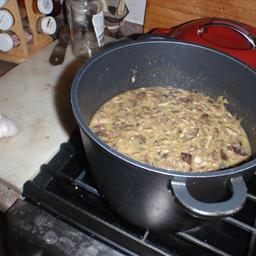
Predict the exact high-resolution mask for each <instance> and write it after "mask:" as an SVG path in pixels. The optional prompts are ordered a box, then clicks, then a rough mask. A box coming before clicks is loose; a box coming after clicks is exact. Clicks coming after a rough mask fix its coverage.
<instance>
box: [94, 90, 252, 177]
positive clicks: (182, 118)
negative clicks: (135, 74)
mask: <svg viewBox="0 0 256 256" xmlns="http://www.w3.org/2000/svg"><path fill="white" fill-rule="evenodd" d="M226 103H227V101H226V100H225V99H224V98H223V97H220V98H218V99H217V100H213V99H211V98H209V97H207V96H205V95H204V94H202V93H198V92H192V91H188V90H181V89H176V88H172V87H141V88H138V89H135V90H129V91H126V92H124V93H121V94H119V95H117V96H115V97H114V98H112V99H110V100H109V101H107V102H106V103H105V104H104V105H102V106H101V108H100V109H99V110H98V111H97V112H96V113H95V115H94V116H93V118H92V120H91V122H90V128H91V129H92V130H93V131H94V132H95V133H96V134H97V136H98V137H99V138H100V139H101V140H103V141H104V142H106V143H107V144H108V145H109V146H111V147H113V148H114V149H116V150H117V151H119V152H120V153H122V154H124V155H126V156H129V157H130V158H132V159H135V160H138V161H140V162H143V163H146V164H149V165H152V166H156V167H160V168H164V169H167V170H176V171H181V172H205V171H213V170H220V169H223V168H227V167H231V166H235V165H238V164H240V163H242V162H244V161H246V160H248V159H249V158H250V156H251V147H250V143H249V141H248V137H247V135H246V133H245V131H244V129H243V127H242V126H241V124H240V121H239V120H238V119H237V118H236V117H235V116H233V115H232V114H231V113H230V112H229V111H228V110H227V109H226V107H225V104H226Z"/></svg>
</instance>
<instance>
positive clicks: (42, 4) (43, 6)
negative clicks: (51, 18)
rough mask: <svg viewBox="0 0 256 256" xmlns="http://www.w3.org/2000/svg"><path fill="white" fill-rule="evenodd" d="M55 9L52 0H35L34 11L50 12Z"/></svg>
mask: <svg viewBox="0 0 256 256" xmlns="http://www.w3.org/2000/svg"><path fill="white" fill-rule="evenodd" d="M52 10H53V2H52V0H34V1H33V11H34V12H35V13H40V14H44V15H46V14H50V13H51V12H52Z"/></svg>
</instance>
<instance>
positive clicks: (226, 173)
mask: <svg viewBox="0 0 256 256" xmlns="http://www.w3.org/2000/svg"><path fill="white" fill-rule="evenodd" d="M152 43H167V44H169V43H171V44H180V45H186V46H190V47H198V48H200V49H203V50H207V51H211V52H214V53H215V54H218V55H222V56H224V57H226V58H229V59H230V60H232V61H235V62H237V63H239V64H240V65H242V66H243V67H244V68H246V69H247V70H248V71H249V72H251V73H253V74H254V75H255V77H256V70H254V69H253V68H252V67H250V66H249V65H248V64H247V63H244V62H242V61H240V60H238V59H236V58H234V57H232V56H230V55H228V54H226V53H222V52H220V51H217V50H215V49H213V48H210V47H206V46H202V45H199V44H196V43H190V42H182V41H178V40H168V39H165V40H163V39H161V40H148V39H147V40H140V41H135V42H124V43H121V44H118V45H116V46H112V47H109V48H108V49H106V50H104V51H102V52H100V53H98V54H96V55H95V56H94V57H92V58H91V59H89V60H88V61H87V62H86V63H85V64H84V65H83V66H82V67H81V68H80V70H79V72H78V73H77V74H76V76H75V78H74V80H73V83H72V89H71V105H72V109H73V113H74V115H75V119H76V121H77V123H78V125H79V126H80V128H81V129H82V130H83V132H85V133H86V134H87V135H88V136H89V138H90V139H91V140H92V141H93V142H94V143H96V144H97V145H98V146H99V147H100V148H102V149H103V150H104V151H105V152H107V153H108V154H110V155H111V156H112V157H114V158H116V159H118V160H120V161H123V162H124V163H126V164H129V165H132V166H133V167H137V168H138V169H139V170H143V171H149V172H153V173H156V174H162V175H167V176H170V177H172V176H173V177H178V178H210V177H212V178H220V177H230V176H237V175H239V174H241V173H243V172H246V171H250V170H256V158H255V159H252V160H250V161H248V162H246V163H243V164H241V165H239V166H236V167H231V168H227V169H223V170H216V171H208V172H179V171H174V170H167V169H163V168H158V167H154V166H150V165H147V164H144V163H142V162H139V161H137V160H134V159H132V158H130V157H127V156H125V155H124V154H122V153H119V152H118V151H116V150H115V149H113V148H112V147H110V146H108V145H107V144H106V143H105V142H104V141H102V140H101V139H100V138H99V137H98V136H97V135H96V134H95V133H94V132H93V131H92V130H91V129H90V127H89V126H88V124H87V122H86V121H85V119H84V117H83V115H82V113H81V111H80V108H79V103H78V97H77V94H78V88H79V86H80V79H81V77H82V76H83V75H84V73H86V71H87V70H88V69H89V68H90V67H91V66H92V65H93V64H94V63H95V62H97V60H98V59H101V58H103V57H104V56H105V55H107V54H109V53H111V52H113V51H117V50H119V49H121V48H126V47H131V46H133V45H141V44H152Z"/></svg>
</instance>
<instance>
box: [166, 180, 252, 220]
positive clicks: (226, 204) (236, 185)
mask: <svg viewBox="0 0 256 256" xmlns="http://www.w3.org/2000/svg"><path fill="white" fill-rule="evenodd" d="M230 183H231V192H232V195H231V197H230V198H229V199H227V200H225V201H222V202H215V203H205V202H201V201H199V200H197V199H196V198H194V197H193V196H192V195H191V194H190V193H189V191H188V189H187V185H186V183H185V182H183V181H171V186H172V190H173V193H174V196H175V198H176V199H177V200H178V202H179V203H180V204H181V205H182V206H183V207H185V208H186V209H187V210H188V211H189V212H190V213H191V214H192V215H193V216H197V217H199V218H203V219H210V218H214V217H227V216H230V215H233V214H234V213H237V212H238V211H240V210H241V208H242V207H243V205H244V203H245V200H246V193H247V187H246V185H245V183H244V179H243V177H234V178H231V179H230Z"/></svg>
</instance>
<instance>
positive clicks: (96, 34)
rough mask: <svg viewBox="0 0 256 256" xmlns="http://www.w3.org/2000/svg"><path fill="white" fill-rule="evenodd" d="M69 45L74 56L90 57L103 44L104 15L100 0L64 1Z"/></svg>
mask: <svg viewBox="0 0 256 256" xmlns="http://www.w3.org/2000/svg"><path fill="white" fill-rule="evenodd" d="M66 6H67V13H68V21H69V26H70V34H71V45H72V49H73V52H74V54H75V55H76V56H79V57H83V58H90V57H91V56H92V55H93V54H94V53H95V52H97V51H98V50H99V48H100V47H102V46H103V45H104V15H103V4H102V1H101V0H68V1H66Z"/></svg>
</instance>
